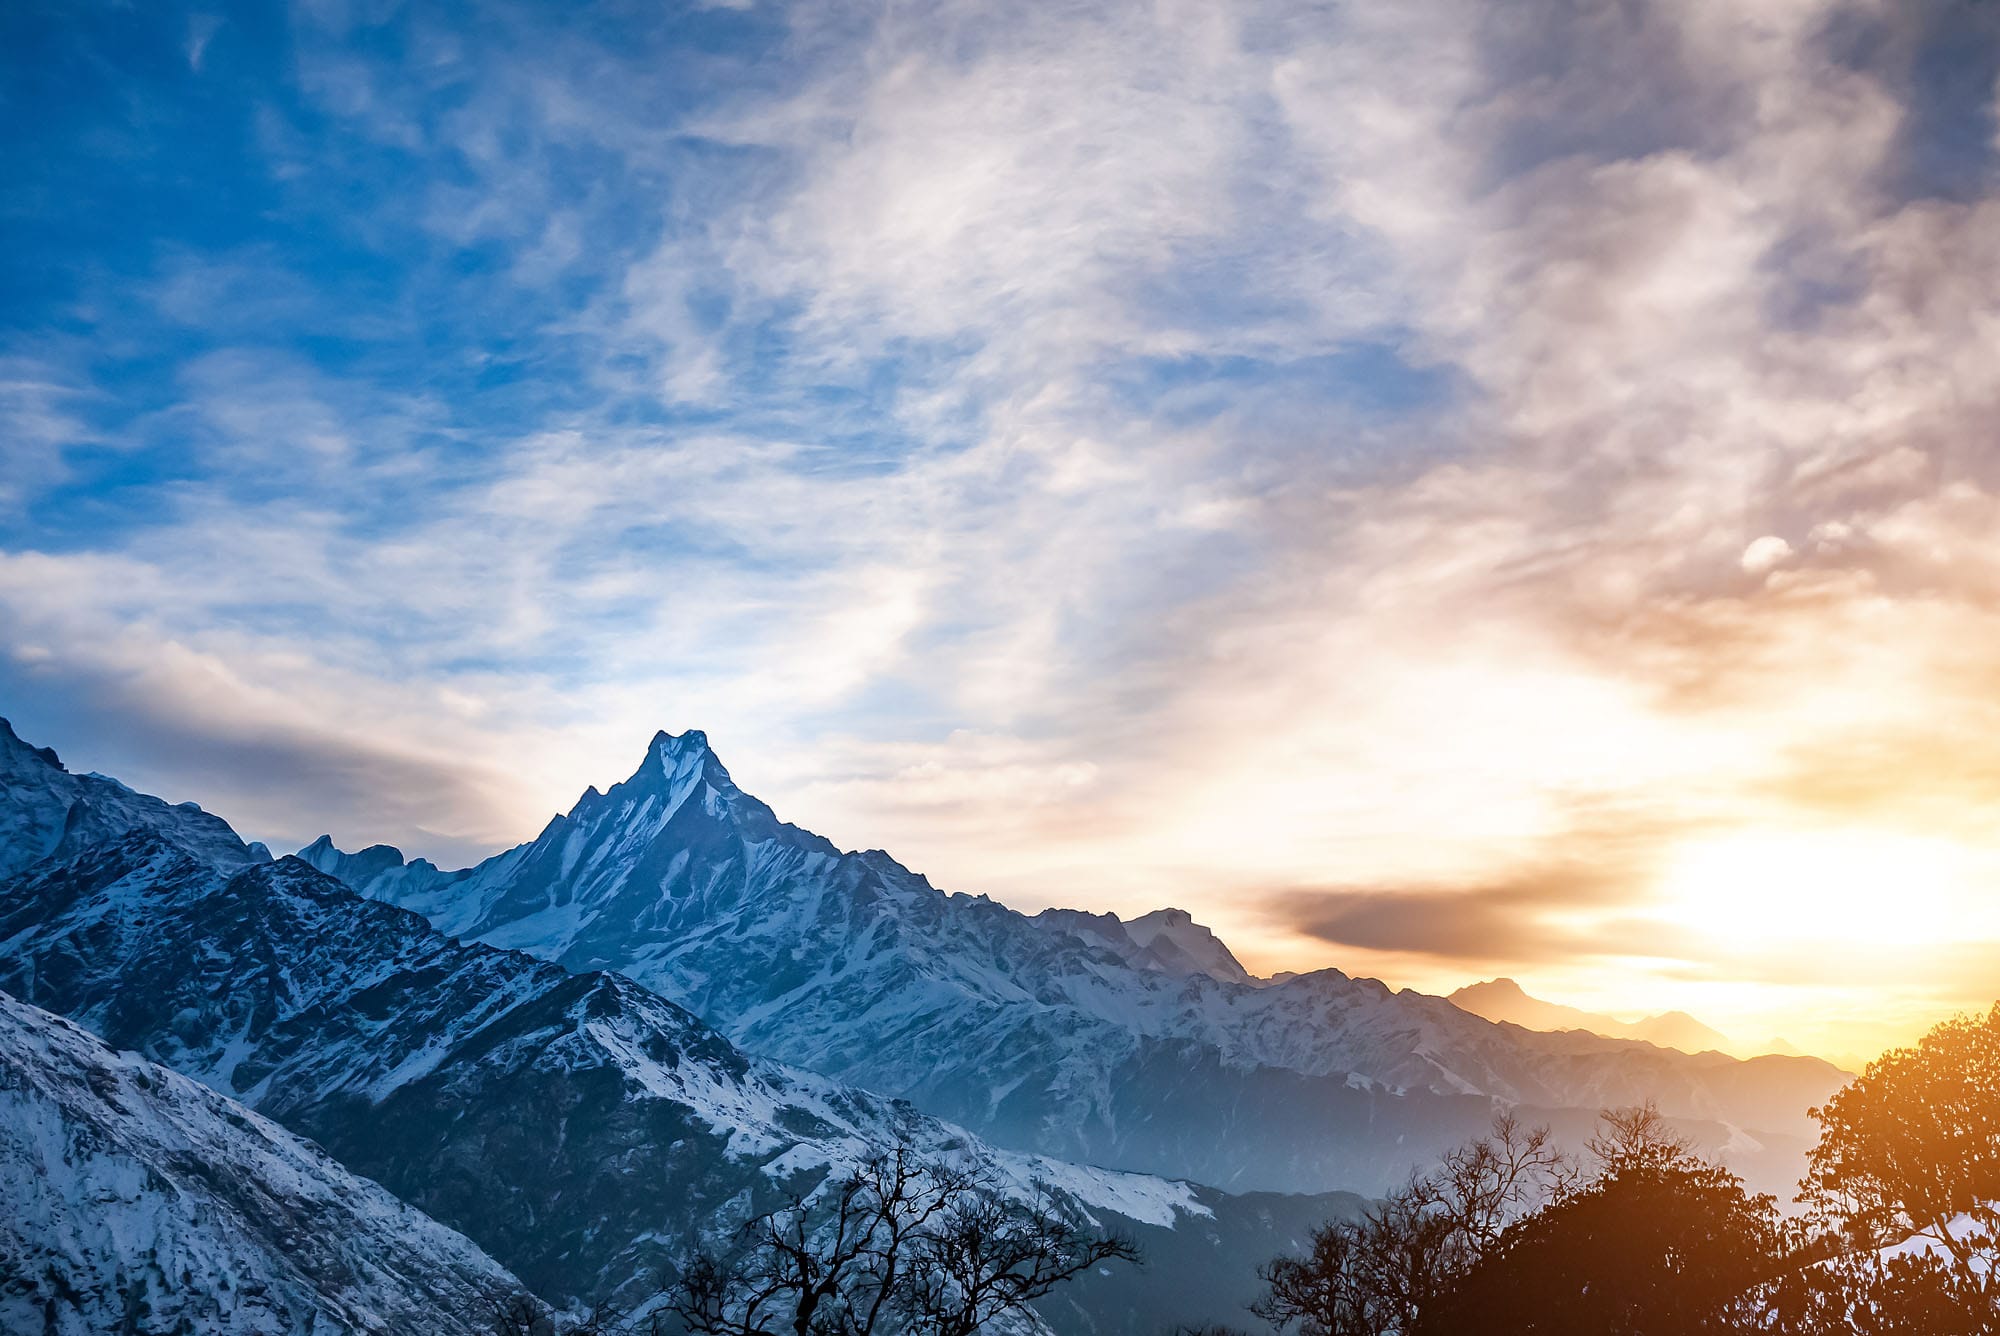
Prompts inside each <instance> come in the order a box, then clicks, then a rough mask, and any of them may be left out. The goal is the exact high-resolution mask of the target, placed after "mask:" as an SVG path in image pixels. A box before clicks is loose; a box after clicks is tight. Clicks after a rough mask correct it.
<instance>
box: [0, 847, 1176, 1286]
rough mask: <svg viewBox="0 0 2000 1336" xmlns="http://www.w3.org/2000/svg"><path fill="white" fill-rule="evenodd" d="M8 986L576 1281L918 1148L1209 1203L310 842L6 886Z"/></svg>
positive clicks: (165, 852) (93, 856)
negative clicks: (546, 947) (304, 849)
mask: <svg viewBox="0 0 2000 1336" xmlns="http://www.w3.org/2000/svg"><path fill="white" fill-rule="evenodd" d="M0 988H5V989H7V990H9V991H13V992H15V993H17V994H19V995H21V996H24V997H27V998H29V999H31V1000H33V1001H34V1002H35V1003H36V1004H37V1005H41V1006H45V1007H48V1008H49V1009H51V1010H55V1011H60V1012H62V1013H64V1014H66V1015H69V1016H70V1017H72V1018H73V1019H75V1020H76V1021H78V1022H79V1023H81V1024H83V1025H86V1026H88V1027H89V1028H91V1029H93V1030H94V1031H96V1032H98V1033H100V1034H102V1035H104V1036H105V1038H106V1039H107V1040H109V1041H110V1042H111V1043H113V1044H116V1045H119V1046H121V1047H131V1048H134V1049H137V1050H139V1051H140V1052H143V1053H145V1054H147V1055H148V1056H150V1057H153V1058H156V1059H158V1060H159V1061H162V1062H164V1063H166V1064H167V1065H170V1066H172V1067H174V1068H175V1069H176V1070H179V1071H182V1072H185V1073H187V1074H189V1075H191V1076H194V1077H196V1078H198V1079H200V1080H201V1081H203V1082H205V1083H206V1084H208V1085H210V1086H212V1087H214V1088H215V1089H216V1090H219V1091H222V1092H224V1093H226V1094H229V1095H231V1096H234V1097H236V1098H239V1099H241V1100H242V1101H244V1102H245V1103H247V1104H249V1105H251V1106H252V1107H254V1108H257V1109H258V1110H260V1111H261V1112H264V1113H265V1114H267V1115H269V1116H271V1117H273V1118H276V1119H277V1120H279V1121H280V1122H283V1123H284V1124H286V1125H287V1126H289V1127H291V1128H292V1129H294V1130H295V1131H298V1132H300V1133H302V1134H305V1135H308V1136H311V1137H313V1138H314V1139H315V1140H317V1141H318V1142H320V1143H321V1144H322V1145H324V1146H325V1147H326V1148H327V1149H328V1150H329V1151H330V1152H332V1153H333V1154H334V1155H335V1156H336V1157H338V1158H339V1159H340V1160H341V1161H342V1162H343V1163H345V1164H347V1165H348V1166H350V1167H351V1168H353V1169H354V1170H355V1171H356V1172H358V1173H363V1174H366V1175H368V1176H369V1177H372V1178H375V1179H377V1180H379V1181H381V1182H383V1183H384V1184H386V1185H387V1186H389V1187H390V1188H392V1189H393V1190H395V1191H396V1192H397V1193H398V1194H399V1195H401V1196H402V1197H403V1198H404V1199H405V1200H407V1201H409V1202H411V1203H412V1204H414V1205H417V1206H419V1207H421V1208H422V1209H424V1210H425V1211H427V1212H428V1213H430V1214H431V1215H433V1216H435V1217H437V1218H439V1219H441V1220H444V1221H446V1222H448V1223H450V1224H452V1225H453V1226H454V1227H456V1228H459V1229H462V1230H464V1231H465V1232H466V1233H467V1234H468V1235H469V1236H470V1237H472V1238H474V1239H476V1240H478V1241H479V1242H480V1243H481V1245H482V1246H484V1247H486V1248H487V1249H488V1250H489V1251H491V1252H492V1253H493V1254H494V1255H495V1256H497V1257H499V1258H501V1259H502V1260H504V1261H505V1262H506V1263H508V1264H509V1265H510V1266H512V1267H513V1268H514V1269H515V1270H516V1272H517V1273H519V1274H520V1275H522V1276H523V1278H524V1279H526V1280H527V1282H528V1283H529V1285H530V1286H531V1287H533V1288H535V1289H536V1290H537V1291H538V1292H540V1293H544V1294H547V1295H549V1296H551V1297H555V1298H559V1299H565V1300H566V1299H569V1298H572V1297H575V1296H579V1295H582V1296H591V1297H599V1296H602V1295H603V1294H606V1293H608V1292H610V1291H611V1290H613V1289H615V1288H616V1287H617V1286H618V1285H619V1284H620V1283H622V1282H623V1281H625V1280H627V1279H629V1278H631V1277H633V1276H638V1275H642V1274H647V1273H650V1272H653V1271H657V1270H658V1269H660V1268H661V1267H662V1266H664V1265H665V1263H666V1261H667V1259H668V1256H669V1255H670V1254H671V1253H672V1252H673V1251H674V1249H675V1248H676V1247H677V1246H678V1245H679V1244H680V1243H681V1242H682V1240H683V1239H684V1238H685V1237H686V1236H687V1235H688V1234H689V1232H690V1231H691V1230H694V1229H696V1228H698V1227H700V1226H702V1225H703V1224H704V1223H705V1222H707V1221H709V1220H710V1218H711V1217H715V1218H721V1217H722V1216H726V1215H728V1214H730V1208H732V1207H734V1208H735V1209H736V1211H737V1212H739V1213H740V1211H741V1209H742V1208H744V1207H746V1206H766V1205H770V1204H773V1203H775V1202H776V1201H777V1200H778V1199H779V1197H780V1196H781V1194H782V1193H783V1191H785V1190H786V1189H787V1188H789V1187H792V1186H796V1185H797V1184H799V1183H805V1182H811V1181H816V1179H817V1177H818V1176H820V1175H822V1174H824V1173H825V1172H827V1171H828V1170H829V1169H833V1170H838V1169H841V1168H844V1167H847V1166H850V1165H852V1164H853V1163H855V1162H857V1161H858V1160H859V1159H861V1158H863V1157H865V1156H866V1155H867V1154H869V1153H871V1152H872V1151H874V1150H878V1149H883V1148H887V1147H889V1146H892V1145H896V1144H899V1143H900V1144H907V1145H911V1146H914V1147H916V1148H918V1149H919V1150H921V1151H923V1152H925V1153H927V1154H934V1155H938V1156H942V1157H948V1158H957V1159H970V1160H972V1161H975V1162H977V1163H979V1164H980V1165H981V1166H982V1167H984V1168H985V1169H986V1170H987V1171H988V1172H989V1173H990V1174H992V1175H993V1176H994V1177H995V1178H996V1179H998V1180H1000V1181H1002V1182H1004V1183H1007V1184H1011V1185H1012V1187H1013V1188H1014V1189H1015V1190H1017V1191H1019V1192H1021V1193H1023V1194H1025V1193H1027V1192H1028V1191H1030V1190H1031V1185H1032V1184H1035V1183H1047V1184H1051V1185H1054V1186H1055V1187H1056V1188H1057V1189H1058V1190H1059V1192H1060V1194H1061V1196H1062V1198H1063V1199H1064V1200H1065V1201H1066V1202H1067V1203H1068V1204H1069V1205H1070V1206H1072V1207H1073V1208H1074V1209H1076V1210H1078V1211H1081V1212H1084V1213H1088V1214H1093V1215H1101V1216H1102V1217H1103V1218H1104V1219H1106V1220H1111V1221H1116V1220H1117V1219H1119V1218H1121V1217H1122V1218H1124V1219H1129V1220H1132V1221H1144V1222H1150V1223H1154V1224H1161V1225H1171V1224H1172V1223H1173V1222H1174V1221H1175V1219H1176V1218H1177V1216H1179V1215H1181V1214H1184V1213H1185V1214H1194V1215H1200V1214H1203V1213H1205V1212H1206V1209H1207V1208H1206V1207H1204V1206H1203V1205H1202V1204H1201V1203H1200V1202H1199V1201H1198V1200H1197V1197H1196V1195H1195V1193H1194V1191H1193V1190H1192V1189H1191V1188H1190V1187H1188V1186H1187V1185H1185V1184H1175V1183H1167V1182H1163V1181H1161V1180H1158V1179H1149V1178H1141V1177H1138V1176H1133V1175H1123V1174H1114V1173H1110V1172H1107V1171H1103V1170H1094V1169H1087V1168H1080V1167H1077V1166H1071V1165H1064V1164H1060V1163H1057V1162H1055V1161H1052V1160H1044V1159H1040V1158H1037V1157H1032V1156H1025V1155H1019V1154H1010V1153H1005V1152H997V1151H993V1150H991V1149H989V1148H987V1147H985V1146H983V1145H981V1144H980V1143H978V1142H977V1141H976V1140H974V1139H973V1138H971V1137H969V1136H967V1135H966V1134H965V1133H963V1132H962V1131H960V1130H959V1129H957V1128H954V1127H950V1126H948V1125H946V1124H943V1123H940V1122H938V1121H937V1120H935V1119H932V1118H929V1117H926V1116H924V1115H922V1114H919V1113H917V1112H916V1111H915V1110H914V1109H912V1108H910V1107H909V1106H908V1105H903V1104H897V1103H895V1102H892V1101H890V1100H887V1099H883V1098H880V1097H878V1096H874V1095H869V1094H866V1093H865V1092H861V1091H857V1090H854V1089H852V1088H850V1087H846V1086H842V1085H840V1084H838V1083H837V1082H834V1081H831V1080H829V1079H827V1078H824V1077H820V1076H815V1075H812V1074H810V1073H806V1072H800V1071H795V1070H792V1069H789V1068H785V1067H782V1066H780V1065H778V1064H775V1063H770V1062H763V1061H755V1060H752V1059H748V1058H746V1057H744V1056H743V1055H742V1054H741V1053H739V1052H737V1051H736V1050H735V1049H734V1048H732V1047H731V1046H730V1044H729V1043H728V1041H727V1040H725V1039H724V1038H722V1036H720V1035H718V1034H716V1033H715V1032H714V1031H712V1030H710V1029H708V1027H706V1026H705V1025H703V1024H702V1023H701V1022H700V1021H699V1020H697V1019H695V1018H694V1017H693V1016H691V1015H689V1014H688V1013H687V1012H685V1011H683V1010H681V1009H680V1008H679V1007H676V1006H674V1005H673V1004H672V1003H669V1002H667V1001H665V1000H663V999H661V998H658V997H656V996H654V995H652V994H650V993H648V992H647V991H646V990H644V989H643V988H641V987H639V986H638V985H637V984H635V983H633V982H632V981H630V980H629V979H625V978H621V977H619V976H616V975H609V974H602V973H594V974H582V975H577V974H571V973H569V972H568V971H566V970H563V969H561V968H560V967H558V966H554V965H549V964H545V963H543V962H540V961H536V960H534V959H532V958H531V957H529V956H526V955H524V954H521V953H518V952H507V951H500V950H497V949H494V948H490V947H485V946H479V945H462V944H459V943H457V942H453V941H451V940H449V939H447V938H445V937H443V936H442V935H440V934H439V933H437V932H436V931H434V930H433V929H432V928H431V927H430V926H429V925H428V924H426V923H425V922H424V921H423V920H422V919H421V918H419V917H418V916H417V915H415V914H412V913H409V912H408V911H405V910H401V909H397V908H395V907H393V906H390V905H387V904H383V903H380V902H377V901H371V900H366V899H363V898H361V897H359V896H357V895H355V894H354V893H353V892H351V891H349V890H347V889H346V888H345V887H344V886H342V885H340V884H339V883H338V882H336V881H334V880H333V879H332V878H330V877H326V876H324V875H322V874H320V873H319V872H316V871H315V870H313V869H312V868H310V867H308V866H306V865H305V864H304V863H302V862H300V861H299V860H297V859H290V858H288V859H284V860H281V861H279V862H278V863H276V864H270V865H256V866H249V867H244V868H240V869H234V870H231V869H217V868H214V867H212V866H211V865H208V864H205V863H204V862H202V861H201V860H199V859H197V858H194V857H193V856H191V855H188V854H186V853H185V852H184V851H181V850H178V849H175V848H173V847H171V846H169V845H167V844H166V843H165V842H164V841H163V840H161V839H160V838H159V837H157V836H156V835H155V834H154V833H153V832H150V831H147V830H134V831H131V832H129V833H127V834H126V835H125V836H124V837H122V838H121V839H119V840H117V841H114V842H110V843H106V844H103V845H99V846H97V847H95V848H93V849H91V850H88V851H86V852H84V853H83V854H81V855H79V856H78V857H76V858H74V859H72V860H69V861H66V862H60V863H56V862H44V863H42V864H39V865H37V866H36V867H35V868H32V869H30V870H29V871H28V872H27V873H25V874H22V875H19V876H17V877H16V878H15V880H14V881H13V882H11V883H9V884H7V885H5V886H4V887H0ZM607 1166H610V1168H609V1170H607Z"/></svg>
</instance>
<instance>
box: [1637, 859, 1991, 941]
mask: <svg viewBox="0 0 2000 1336" xmlns="http://www.w3.org/2000/svg"><path fill="white" fill-rule="evenodd" d="M1978 880H1979V879H1978V878H1977V876H1976V874H1975V869H1974V867H1973V860H1972V858H1971V857H1970V855H1969V852H1968V851H1967V850H1965V849H1964V848H1963V847H1962V846H1960V845H1956V844H1952V843H1950V842H1947V841H1943V840H1934V839H1924V838H1919V837H1915V836H1904V835H1889V834H1883V833H1879V832H1869V831H1848V830H1840V831H1808V830H1791V831H1738V832H1734V833H1731V834H1727V835H1719V836H1713V837H1709V838H1703V839H1698V840H1693V841H1690V842H1689V843H1687V844H1684V845H1682V846H1681V847H1680V848H1679V849H1678V850H1677V851H1676V852H1675V854H1674V855H1673V856H1672V858H1671V859H1670V861H1669V862H1668V864H1667V867H1666V870H1665V872H1664V874H1663V875H1662V877H1661V880H1660V883H1659V891H1660V898H1661V900H1662V901H1663V910H1664V916H1665V917H1667V918H1670V919H1672V920H1673V921H1674V922H1677V923H1681V924H1684V925H1686V926H1687V927H1690V928H1693V929H1695V930H1697V931H1699V932H1701V933H1703V934H1704V935H1706V936H1709V937H1713V938H1716V939H1718V940H1721V941H1725V942H1729V943H1731V944H1734V945H1738V946H1745V947H1754V946H1758V945H1762V944H1766V943H1770V944H1776V945H1784V944H1814V943H1822V944H1833V943H1844V944H1853V945H1862V946H1867V945H1880V946H1915V945H1922V944H1924V943H1928V942H1941V941H1950V940H1953V939H1955V938H1957V937H1958V936H1959V935H1960V934H1961V933H1962V932H1963V931H1964V930H1965V929H1966V928H1967V927H1968V926H1971V925H1970V924H1969V923H1968V922H1967V919H1968V916H1977V917H1981V918H1984V917H1987V916H1988V914H1989V912H1990V911H1989V910H1988V909H1987V907H1986V906H1984V905H1982V904H1981V903H1980V901H1981V900H1982V899H1983V898H1984V897H1980V896H1978V895H1976V894H1975V889H1974V888H1975V885H1976V884H1977V881H1978Z"/></svg>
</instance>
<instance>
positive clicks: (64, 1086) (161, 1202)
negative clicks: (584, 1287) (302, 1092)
mask: <svg viewBox="0 0 2000 1336" xmlns="http://www.w3.org/2000/svg"><path fill="white" fill-rule="evenodd" d="M0 1203H4V1206H0V1331H5V1332H21V1333H27V1332H38V1333H47V1334H48V1336H97V1334H98V1333H103V1332H114V1331H133V1332H189V1333H196V1332H199V1333H203V1336H233V1334H236V1333H240V1334H241V1336H307V1334H308V1333H311V1334H312V1336H335V1334H336V1333H357V1334H360V1333H366V1334H367V1336H388V1334H389V1333H408V1334H409V1336H433V1334H434V1333H435V1334H436V1336H448V1334H449V1333H474V1332H480V1331H485V1330H488V1329H489V1325H490V1320H491V1317H492V1315H493V1313H494V1312H495V1310H496V1307H497V1305H499V1304H501V1303H503V1302H505V1301H507V1300H508V1299H510V1298H511V1297H513V1296H515V1295H519V1294H521V1293H523V1290H522V1287H521V1285H520V1282H518V1281H517V1280H515V1279H514V1278H513V1277H512V1276H510V1275H508V1274H507V1273H506V1272H505V1271H504V1270H502V1269H501V1267H500V1266H499V1264H498V1263H496V1262H494V1261H493V1259H492V1258H490V1257H488V1256H487V1255H486V1254H485V1253H483V1252H481V1251H480V1250H479V1249H478V1248H477V1247H475V1246H474V1245H473V1244H472V1243H471V1242H470V1241H468V1240H467V1239H465V1238H464V1237H463V1236H462V1235H459V1234H457V1233H454V1232H453V1231H451V1230H449V1229H447V1228H445V1227H444V1226H443V1225H440V1224H438V1223H437V1222H436V1221H435V1220H431V1219H429V1218H427V1217H425V1216H424V1215H423V1214H422V1213H420V1212H418V1211H416V1210H414V1209H412V1208H410V1207H409V1206H406V1205H404V1204H403V1203H402V1202H400V1201H398V1200H397V1199H396V1198H395V1197H393V1196H391V1195H390V1194H389V1193H388V1192H387V1191H386V1190H384V1189H383V1188H380V1187H378V1186H376V1185H375V1184H374V1183H370V1182H367V1181H366V1180H364V1179H360V1178H356V1177H355V1176H354V1175H353V1174H351V1173H349V1172H348V1171H347V1170H346V1169H344V1168H343V1167H341V1166H340V1165H339V1164H338V1163H336V1162H335V1161H334V1160H332V1159H331V1158H329V1157H328V1156H327V1155H326V1154H325V1153H324V1152H322V1151H320V1150H319V1149H318V1148H317V1147H314V1146H312V1145H309V1144H307V1143H306V1142H303V1141H301V1140H299V1139H298V1138H297V1137H295V1136H293V1135H292V1134H290V1133H289V1132H286V1131H285V1130H284V1129H283V1128H281V1127H278V1126H277V1125H275V1124H274V1123H271V1122H269V1121H267V1120H266V1119H264V1118H261V1117H259V1116H257V1115H256V1114H254V1113H251V1112H250V1111H249V1110H247V1109H245V1108H243V1106H241V1105H240V1104H237V1103H235V1102H234V1101H232V1100H228V1099H225V1098H223V1097H222V1096H221V1095H218V1094H216V1093H215V1092H214V1091H212V1090H209V1089H207V1088H206V1087H204V1086H201V1085H198V1084H196V1083H195V1082H193V1081H190V1080H188V1079H186V1078H185V1077H182V1076H179V1075H177V1074H175V1073H173V1072H170V1071H168V1070H166V1069H165V1068H163V1067H161V1066H159V1065H158V1064H156V1063H152V1062H148V1061H146V1060H144V1059H142V1058H139V1057H137V1056H135V1055H132V1054H129V1053H127V1054H120V1053H115V1052H113V1051H112V1050H110V1049H108V1048H106V1047H105V1046H104V1045H103V1044H102V1043H100V1042H99V1041H98V1040H97V1039H96V1038H94V1037H93V1036H91V1035H89V1034H87V1033H85V1032H84V1031H83V1030H81V1029H79V1028H78V1027H77V1026H75V1025H72V1024H70V1023H69V1022H68V1021H65V1020H63V1019H61V1018H60V1017H56V1016H52V1015H50V1014H49V1013H47V1012H45V1011H40V1010H37V1009H36V1008H34V1007H30V1006H27V1005H25V1004H23V1003H21V1002H19V1001H17V1000H15V999H13V998H11V997H7V996H5V995H0Z"/></svg>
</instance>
